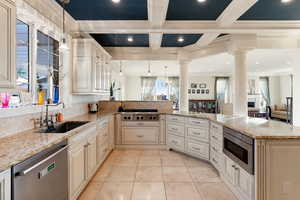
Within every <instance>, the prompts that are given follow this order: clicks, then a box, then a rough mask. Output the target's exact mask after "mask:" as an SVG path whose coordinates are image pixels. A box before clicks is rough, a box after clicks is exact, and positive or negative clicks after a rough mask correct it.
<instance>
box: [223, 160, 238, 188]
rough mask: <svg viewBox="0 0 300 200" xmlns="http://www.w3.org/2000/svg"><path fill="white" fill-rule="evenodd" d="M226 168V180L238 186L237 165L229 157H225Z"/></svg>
mask: <svg viewBox="0 0 300 200" xmlns="http://www.w3.org/2000/svg"><path fill="white" fill-rule="evenodd" d="M224 162H225V166H224V174H225V177H226V179H227V180H228V181H229V182H230V183H232V184H234V185H235V184H236V181H235V180H236V178H235V168H234V167H235V163H234V162H233V161H232V160H231V159H230V158H228V157H226V156H225V158H224Z"/></svg>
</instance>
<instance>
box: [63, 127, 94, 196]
mask: <svg viewBox="0 0 300 200" xmlns="http://www.w3.org/2000/svg"><path fill="white" fill-rule="evenodd" d="M96 135H97V132H96V126H92V127H89V128H87V129H86V130H84V131H82V132H81V133H78V134H77V135H75V136H73V137H71V138H70V139H69V152H68V153H69V186H70V187H69V200H75V199H77V197H78V196H79V195H80V193H81V192H82V190H83V189H84V187H85V186H86V185H87V183H88V182H89V180H90V178H91V177H92V176H93V175H94V173H95V171H96V168H97V157H96V154H97V140H96Z"/></svg>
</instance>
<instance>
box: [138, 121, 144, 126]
mask: <svg viewBox="0 0 300 200" xmlns="http://www.w3.org/2000/svg"><path fill="white" fill-rule="evenodd" d="M137 125H139V126H144V125H145V124H144V123H141V122H140V123H137Z"/></svg>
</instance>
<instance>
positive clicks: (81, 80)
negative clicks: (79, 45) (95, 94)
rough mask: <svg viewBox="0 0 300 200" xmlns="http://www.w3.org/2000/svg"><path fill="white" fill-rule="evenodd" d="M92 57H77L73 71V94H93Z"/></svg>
mask: <svg viewBox="0 0 300 200" xmlns="http://www.w3.org/2000/svg"><path fill="white" fill-rule="evenodd" d="M91 67H92V59H91V57H75V58H74V69H73V92H77V93H81V92H82V93H89V92H92V89H91V88H92V87H91V84H92V80H91V75H92V72H91Z"/></svg>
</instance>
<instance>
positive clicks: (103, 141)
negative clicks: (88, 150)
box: [97, 119, 109, 165]
mask: <svg viewBox="0 0 300 200" xmlns="http://www.w3.org/2000/svg"><path fill="white" fill-rule="evenodd" d="M108 131H109V130H108V121H107V119H105V120H101V121H99V122H98V123H97V165H101V163H102V162H103V161H104V160H105V158H106V156H107V154H108V152H109V149H108V144H109V139H108V138H109V134H108Z"/></svg>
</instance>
